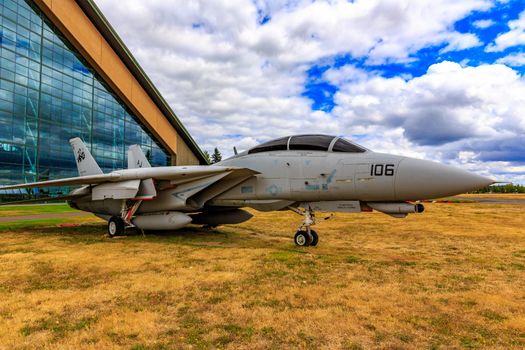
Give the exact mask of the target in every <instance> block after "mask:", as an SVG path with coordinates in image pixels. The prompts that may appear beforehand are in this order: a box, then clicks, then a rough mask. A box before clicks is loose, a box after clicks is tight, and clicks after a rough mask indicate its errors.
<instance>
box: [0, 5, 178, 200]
mask: <svg viewBox="0 0 525 350" xmlns="http://www.w3.org/2000/svg"><path fill="white" fill-rule="evenodd" d="M77 136H78V137H81V138H82V139H83V140H84V142H85V143H86V144H87V145H88V146H90V147H91V152H92V154H93V156H94V157H95V159H96V160H97V162H98V163H99V165H100V167H101V168H102V170H103V171H104V172H109V171H111V170H115V169H122V168H125V167H126V165H127V160H126V151H127V147H128V146H129V145H132V144H139V145H140V146H141V148H142V150H143V151H144V153H145V154H146V156H147V157H148V158H149V160H150V162H151V164H152V166H163V165H170V163H171V159H170V157H171V156H172V155H171V154H170V152H168V151H166V149H164V148H163V147H162V146H161V145H160V143H159V142H158V141H157V140H156V139H155V138H154V137H153V136H152V134H151V133H150V132H149V131H148V129H147V128H146V127H145V126H144V125H143V124H142V123H141V122H140V121H139V118H137V117H136V116H135V115H134V114H133V113H131V112H130V110H129V108H128V107H127V106H126V105H125V104H124V103H123V102H122V101H121V100H120V99H119V98H118V97H117V95H116V94H115V93H113V92H112V91H111V89H110V88H109V86H108V85H107V84H106V83H105V82H104V80H103V79H102V78H101V77H100V76H99V75H98V74H97V73H96V71H95V70H94V69H92V67H90V65H89V64H88V63H87V61H86V60H85V59H84V58H83V57H82V55H81V54H79V52H78V51H77V50H75V48H74V47H73V45H71V44H70V43H69V42H68V40H67V39H66V38H65V37H64V36H63V35H62V34H61V32H60V31H59V30H58V29H57V27H56V26H55V25H54V24H53V23H52V22H51V21H50V20H49V19H48V18H47V17H46V16H45V15H44V14H43V12H42V11H41V10H40V9H39V8H38V7H37V6H36V5H35V3H34V2H33V1H30V0H1V1H0V184H10V183H21V182H33V181H43V180H48V179H55V178H64V177H72V176H77V175H78V173H77V170H76V164H75V160H74V157H73V153H72V150H71V147H70V145H69V139H70V138H73V137H77ZM61 190H64V189H54V192H55V193H57V192H61Z"/></svg>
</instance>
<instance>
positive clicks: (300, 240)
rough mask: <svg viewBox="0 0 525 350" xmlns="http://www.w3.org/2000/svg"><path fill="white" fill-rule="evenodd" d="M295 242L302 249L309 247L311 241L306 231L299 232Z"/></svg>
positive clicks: (294, 239)
mask: <svg viewBox="0 0 525 350" xmlns="http://www.w3.org/2000/svg"><path fill="white" fill-rule="evenodd" d="M293 241H294V243H295V245H298V246H300V247H307V246H309V245H310V242H311V239H310V237H308V232H306V231H302V230H301V231H297V233H296V234H295V236H294V238H293Z"/></svg>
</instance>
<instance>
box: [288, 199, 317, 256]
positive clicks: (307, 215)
mask: <svg viewBox="0 0 525 350" xmlns="http://www.w3.org/2000/svg"><path fill="white" fill-rule="evenodd" d="M289 209H290V210H292V211H293V212H295V213H297V214H299V215H302V216H304V221H303V223H302V224H301V226H299V229H298V230H297V232H296V233H295V236H294V243H295V244H296V245H297V246H300V247H308V246H312V247H315V246H316V245H317V243H319V235H318V234H317V232H315V231H314V230H312V229H311V228H310V226H313V225H315V224H316V221H315V214H314V211H313V210H312V208H310V206H308V207H307V208H305V209H304V211H301V210H299V209H297V208H293V207H289Z"/></svg>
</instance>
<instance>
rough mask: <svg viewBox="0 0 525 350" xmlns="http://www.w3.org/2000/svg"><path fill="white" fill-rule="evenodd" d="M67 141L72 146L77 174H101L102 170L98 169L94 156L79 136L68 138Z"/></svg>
mask: <svg viewBox="0 0 525 350" xmlns="http://www.w3.org/2000/svg"><path fill="white" fill-rule="evenodd" d="M69 143H70V144H71V147H73V153H74V155H75V162H76V163H77V168H78V174H79V175H80V176H86V175H98V174H102V170H100V167H99V166H98V164H97V162H96V161H95V158H93V156H92V155H91V153H90V152H89V150H88V148H87V147H86V145H85V144H84V142H82V140H81V139H80V138H79V137H75V138H73V139H71V140H69Z"/></svg>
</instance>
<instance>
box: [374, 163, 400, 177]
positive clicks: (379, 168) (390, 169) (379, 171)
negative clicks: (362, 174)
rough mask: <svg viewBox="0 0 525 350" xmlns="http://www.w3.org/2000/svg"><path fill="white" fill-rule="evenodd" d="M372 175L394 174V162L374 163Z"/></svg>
mask: <svg viewBox="0 0 525 350" xmlns="http://www.w3.org/2000/svg"><path fill="white" fill-rule="evenodd" d="M370 176H394V164H372V166H371V167H370Z"/></svg>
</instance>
